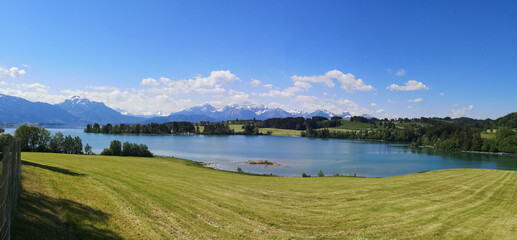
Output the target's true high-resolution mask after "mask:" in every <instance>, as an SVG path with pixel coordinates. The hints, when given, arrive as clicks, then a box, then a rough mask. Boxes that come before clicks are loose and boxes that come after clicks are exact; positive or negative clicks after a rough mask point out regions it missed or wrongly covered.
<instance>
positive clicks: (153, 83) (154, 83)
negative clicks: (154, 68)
mask: <svg viewBox="0 0 517 240" xmlns="http://www.w3.org/2000/svg"><path fill="white" fill-rule="evenodd" d="M142 85H149V86H153V87H158V86H159V85H160V83H159V82H158V81H156V79H154V78H144V79H142Z"/></svg>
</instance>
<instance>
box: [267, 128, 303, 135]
mask: <svg viewBox="0 0 517 240" xmlns="http://www.w3.org/2000/svg"><path fill="white" fill-rule="evenodd" d="M268 131H271V135H273V136H290V137H293V136H296V137H300V136H301V134H302V132H303V131H301V130H292V129H279V128H259V132H261V133H263V134H266V133H267V132H268Z"/></svg>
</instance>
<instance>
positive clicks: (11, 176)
mask: <svg viewBox="0 0 517 240" xmlns="http://www.w3.org/2000/svg"><path fill="white" fill-rule="evenodd" d="M1 171H2V176H1V177H0V178H1V181H2V182H1V183H0V204H1V205H0V225H1V227H0V238H1V239H2V240H4V239H10V238H11V224H12V223H13V222H14V217H15V216H16V206H17V204H18V195H19V191H20V189H21V184H22V181H21V180H22V167H21V145H20V141H19V140H17V139H13V141H12V142H11V144H9V146H3V147H2V162H1Z"/></svg>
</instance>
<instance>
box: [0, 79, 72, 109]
mask: <svg viewBox="0 0 517 240" xmlns="http://www.w3.org/2000/svg"><path fill="white" fill-rule="evenodd" d="M0 93H1V94H5V95H10V96H15V97H20V98H24V99H27V100H29V101H33V102H37V101H40V102H46V103H50V104H56V103H60V102H62V101H64V100H65V99H66V97H65V96H63V95H54V94H50V93H49V92H48V87H46V86H45V85H43V84H40V83H31V84H16V85H11V87H6V88H0Z"/></svg>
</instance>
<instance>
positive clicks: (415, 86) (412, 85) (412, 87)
mask: <svg viewBox="0 0 517 240" xmlns="http://www.w3.org/2000/svg"><path fill="white" fill-rule="evenodd" d="M386 89H388V90H391V91H416V90H429V87H427V86H426V85H424V84H423V83H422V82H417V81H415V80H409V81H408V82H406V83H405V84H404V86H399V85H397V84H391V85H390V86H388V87H387V88H386Z"/></svg>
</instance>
